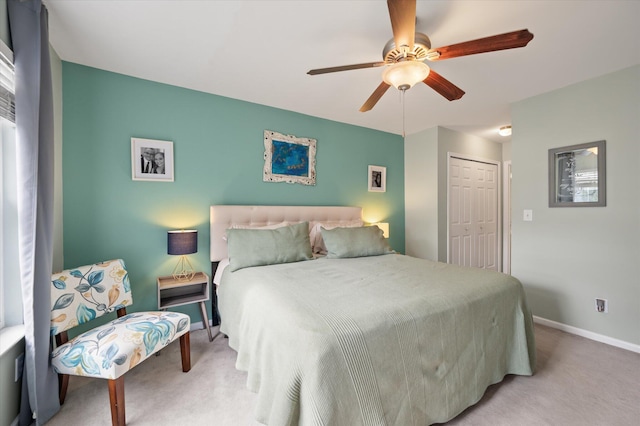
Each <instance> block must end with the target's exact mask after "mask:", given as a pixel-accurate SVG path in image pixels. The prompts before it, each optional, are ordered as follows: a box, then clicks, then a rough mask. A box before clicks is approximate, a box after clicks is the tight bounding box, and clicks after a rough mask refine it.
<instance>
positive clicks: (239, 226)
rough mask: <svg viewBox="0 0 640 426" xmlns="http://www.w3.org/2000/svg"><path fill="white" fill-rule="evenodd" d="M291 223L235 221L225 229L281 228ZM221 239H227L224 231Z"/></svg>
mask: <svg viewBox="0 0 640 426" xmlns="http://www.w3.org/2000/svg"><path fill="white" fill-rule="evenodd" d="M289 225H292V223H290V222H279V223H272V224H270V225H253V224H246V225H245V224H239V223H236V224H234V225H231V226H230V227H229V228H227V229H278V228H282V227H283V226H289ZM222 239H223V240H225V241H227V233H226V232H225V233H224V235H222Z"/></svg>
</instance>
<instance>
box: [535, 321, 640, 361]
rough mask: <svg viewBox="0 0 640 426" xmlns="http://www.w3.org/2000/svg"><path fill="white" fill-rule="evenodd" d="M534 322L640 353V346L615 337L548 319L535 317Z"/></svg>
mask: <svg viewBox="0 0 640 426" xmlns="http://www.w3.org/2000/svg"><path fill="white" fill-rule="evenodd" d="M533 322H536V323H538V324H542V325H546V326H547V327H551V328H555V329H558V330H561V331H565V332H567V333H571V334H575V335H576V336H581V337H586V338H587V339H591V340H595V341H596V342H600V343H605V344H607V345H611V346H616V347H618V348H622V349H626V350H628V351H631V352H636V353H640V345H636V344H633V343H630V342H625V341H624V340H618V339H614V338H613V337H609V336H604V335H602V334H598V333H594V332H592V331H587V330H583V329H581V328H578V327H573V326H570V325H566V324H562V323H560V322H556V321H551V320H548V319H546V318H541V317H537V316H535V315H534V316H533Z"/></svg>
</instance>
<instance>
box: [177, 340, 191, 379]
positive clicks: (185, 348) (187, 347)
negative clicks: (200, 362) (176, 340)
mask: <svg viewBox="0 0 640 426" xmlns="http://www.w3.org/2000/svg"><path fill="white" fill-rule="evenodd" d="M180 353H181V354H182V371H184V372H185V373H186V372H187V371H189V370H191V343H190V340H189V332H188V331H187V332H186V333H184V334H183V335H182V336H180Z"/></svg>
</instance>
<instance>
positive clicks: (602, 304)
mask: <svg viewBox="0 0 640 426" xmlns="http://www.w3.org/2000/svg"><path fill="white" fill-rule="evenodd" d="M596 311H598V312H600V313H604V314H606V313H609V303H608V302H607V299H599V298H596Z"/></svg>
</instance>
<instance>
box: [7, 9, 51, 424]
mask: <svg viewBox="0 0 640 426" xmlns="http://www.w3.org/2000/svg"><path fill="white" fill-rule="evenodd" d="M8 6H9V26H10V28H11V38H12V41H13V55H14V62H15V71H16V131H17V134H16V136H17V137H16V144H17V162H18V164H17V175H18V176H17V178H18V241H19V259H20V279H21V284H22V300H23V312H24V325H25V349H26V353H25V364H24V372H23V373H24V374H23V380H22V399H21V402H20V425H28V424H31V423H33V420H34V418H35V424H36V425H41V424H44V423H45V422H46V421H47V420H49V419H50V418H51V417H52V416H53V415H54V414H55V413H57V412H58V410H60V404H59V402H58V377H57V375H56V374H55V372H54V371H53V369H52V368H51V365H50V362H49V354H50V351H51V347H50V345H51V339H50V335H49V329H50V318H51V292H50V280H51V268H52V263H53V253H52V252H53V156H54V146H53V96H52V88H51V63H50V62H49V31H48V23H47V17H48V14H47V9H46V8H45V7H44V5H42V1H41V0H22V1H19V0H9V3H8Z"/></svg>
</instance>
